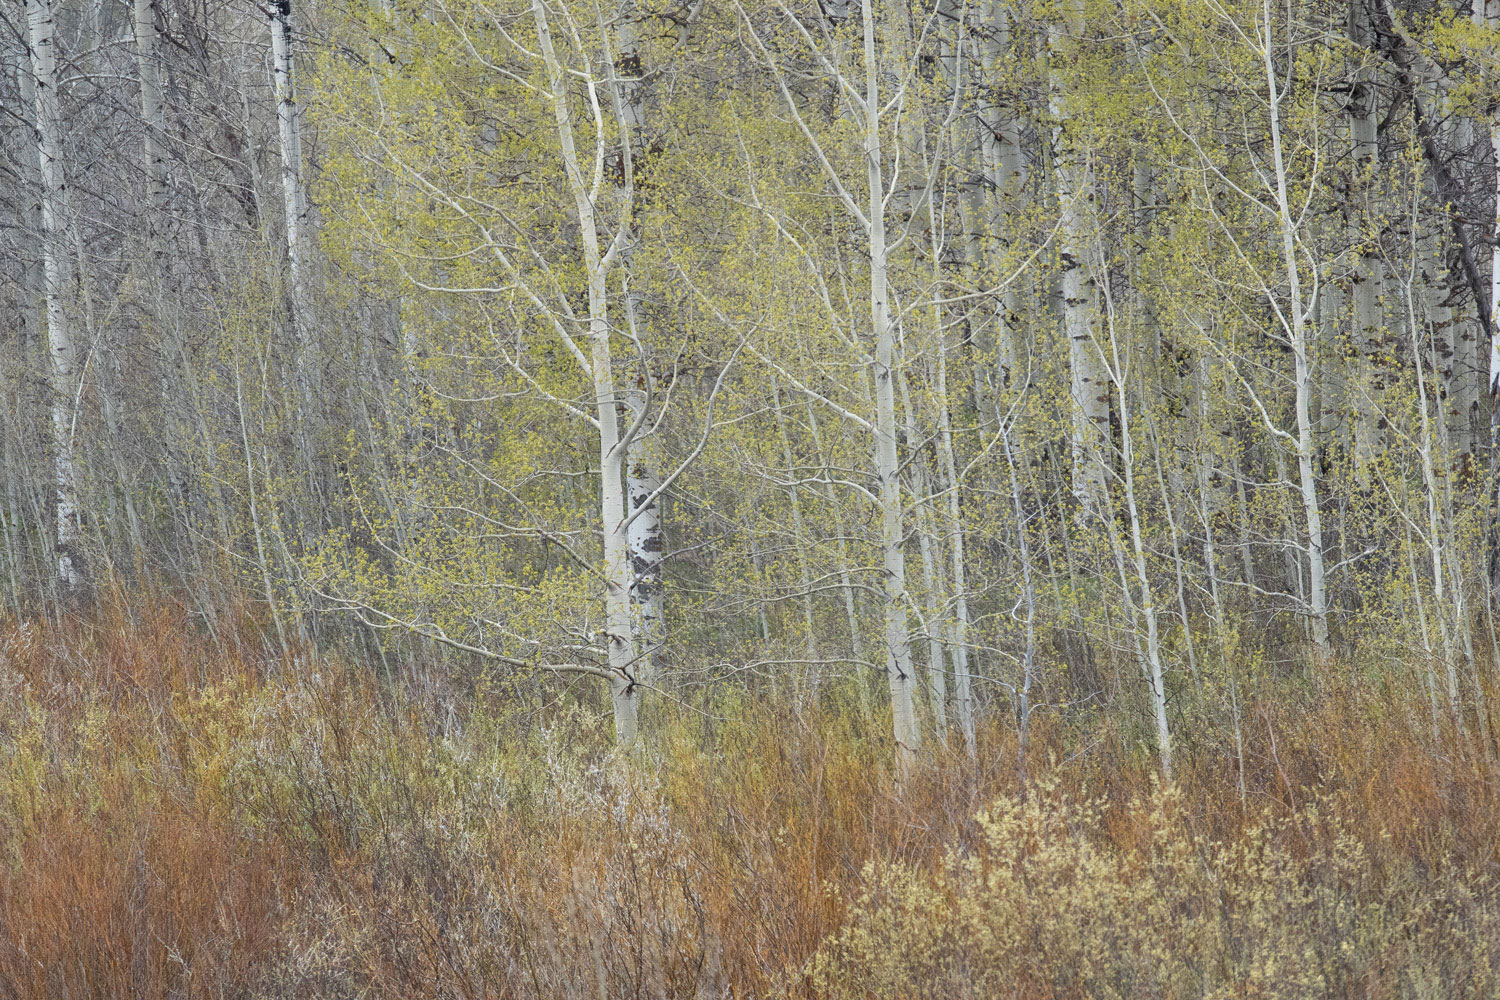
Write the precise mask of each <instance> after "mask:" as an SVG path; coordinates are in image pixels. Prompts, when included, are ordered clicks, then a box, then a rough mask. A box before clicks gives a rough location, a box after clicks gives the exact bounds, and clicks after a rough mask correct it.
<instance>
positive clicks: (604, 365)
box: [531, 0, 651, 747]
mask: <svg viewBox="0 0 1500 1000" xmlns="http://www.w3.org/2000/svg"><path fill="white" fill-rule="evenodd" d="M531 11H532V16H533V18H534V19H535V21H536V30H537V40H538V45H539V47H540V48H541V51H542V58H543V60H544V61H545V63H546V67H547V77H548V89H549V90H550V91H551V98H552V113H553V118H554V122H555V125H556V128H557V136H558V142H559V145H560V146H561V149H562V157H563V164H564V167H565V173H566V175H567V182H568V187H569V190H570V192H571V194H572V196H573V205H574V211H575V213H576V216H577V219H578V228H579V235H580V237H581V239H582V242H583V258H584V261H583V262H584V268H585V273H586V274H587V276H588V290H589V340H590V363H591V366H592V369H593V370H592V373H591V374H592V377H593V383H594V404H595V415H596V419H597V421H598V429H599V523H600V528H601V530H602V532H603V536H604V572H603V575H604V614H605V633H606V635H605V646H606V655H607V656H608V661H609V673H610V696H611V700H612V701H613V705H614V717H615V742H616V743H617V744H618V745H620V746H622V747H628V746H630V745H632V744H633V743H634V742H635V738H636V732H637V728H638V726H639V721H640V700H641V685H642V684H649V683H650V682H651V678H650V677H647V676H642V675H640V674H639V672H638V669H639V664H638V662H637V659H636V651H635V644H634V642H632V634H633V633H632V615H631V608H630V590H631V586H630V585H631V576H632V575H631V571H630V542H629V538H628V529H627V528H626V525H625V520H626V517H627V513H626V497H625V488H624V486H625V484H624V468H623V465H624V458H625V455H624V453H625V450H626V448H628V447H629V442H628V441H622V440H621V434H620V423H619V412H618V408H617V404H618V400H617V399H616V397H615V384H614V361H613V358H612V357H611V355H610V345H609V333H610V330H609V289H608V271H609V266H608V263H607V262H606V260H605V258H604V256H603V255H602V254H601V253H600V248H599V229H598V224H597V220H596V217H595V212H594V203H593V199H592V198H591V197H590V190H589V183H588V181H587V180H586V179H585V178H584V176H583V172H582V170H581V169H580V167H579V163H578V154H577V150H576V148H575V145H574V140H573V121H572V115H571V111H570V110H569V107H568V91H567V81H566V80H565V78H564V70H563V67H562V64H561V63H560V62H559V61H558V58H557V53H556V51H555V49H554V48H553V44H552V34H551V30H550V28H549V26H548V23H547V11H546V8H545V6H544V5H543V0H532V4H531ZM596 141H602V138H599V137H596Z"/></svg>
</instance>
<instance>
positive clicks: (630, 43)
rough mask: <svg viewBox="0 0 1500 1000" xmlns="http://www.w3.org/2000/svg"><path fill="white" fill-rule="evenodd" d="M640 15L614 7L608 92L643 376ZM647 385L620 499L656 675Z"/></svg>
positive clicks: (655, 483) (628, 309)
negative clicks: (636, 201)
mask: <svg viewBox="0 0 1500 1000" xmlns="http://www.w3.org/2000/svg"><path fill="white" fill-rule="evenodd" d="M638 16H639V15H638V12H637V11H636V10H635V8H634V6H633V5H632V4H629V3H625V4H622V5H621V6H620V10H619V14H618V18H617V20H616V23H615V51H614V67H613V69H614V74H615V76H614V88H613V91H614V94H615V95H616V98H617V100H618V104H617V106H616V113H617V115H618V117H619V120H620V130H621V135H620V150H619V156H620V165H619V169H618V171H617V172H616V177H617V178H618V180H617V183H616V188H615V191H616V196H617V197H618V198H619V200H620V202H621V210H622V215H621V219H622V221H621V223H620V224H621V225H623V226H627V227H629V228H630V230H631V231H629V232H627V234H626V243H625V246H624V247H623V248H622V250H621V253H620V264H621V269H622V270H623V271H624V272H625V274H626V280H627V288H626V290H625V293H624V296H623V303H624V307H625V315H626V321H627V323H628V326H629V329H630V333H631V337H632V339H634V340H635V342H636V344H637V349H638V350H639V351H640V364H641V365H642V367H643V369H644V368H645V366H647V365H649V364H650V359H649V356H648V354H647V348H646V347H645V345H644V343H643V342H642V341H641V337H640V323H641V320H642V310H641V298H640V294H639V293H638V292H637V291H636V289H635V284H634V282H632V281H630V280H629V279H630V270H631V265H632V263H633V261H634V258H635V250H636V240H637V236H636V233H635V232H634V231H633V229H634V220H633V219H631V218H630V215H629V208H630V205H629V202H630V200H631V199H632V197H633V192H634V186H635V177H634V174H635V171H636V170H637V169H638V168H639V166H640V164H639V162H638V159H637V158H638V156H639V153H640V150H641V148H642V145H641V143H642V129H643V127H644V126H645V122H646V88H645V82H644V68H643V66H642V64H641V44H640V32H639V25H638V24H637V17H638ZM647 378H648V373H647V372H646V371H644V370H643V371H642V373H641V378H640V380H639V382H638V384H637V385H636V387H635V388H633V389H631V390H629V391H628V392H627V393H626V394H625V406H626V411H627V412H628V413H629V415H630V421H631V424H632V425H633V426H640V428H641V430H640V432H639V433H637V434H635V435H634V436H633V437H632V438H631V439H630V443H629V446H628V448H627V449H626V455H625V492H626V495H627V497H628V498H629V501H630V512H631V514H632V515H634V517H633V519H632V520H631V522H630V530H629V532H628V534H629V545H630V565H631V571H632V574H633V576H632V583H631V588H630V601H631V608H632V612H633V619H634V622H635V637H634V644H635V647H636V655H637V656H638V657H639V669H640V670H641V671H644V672H645V673H646V674H650V675H653V676H654V675H655V673H656V667H657V665H658V664H657V662H656V661H657V658H658V654H659V653H660V651H661V649H662V647H663V645H664V644H665V642H666V618H665V612H664V607H663V599H664V595H663V593H662V558H663V557H664V556H665V554H666V543H665V538H664V537H663V534H662V519H661V504H660V500H659V499H654V497H655V493H656V491H657V489H658V488H659V487H660V486H661V454H660V438H659V437H658V436H657V435H655V434H653V433H651V432H650V428H649V426H647V420H648V414H647V413H646V405H647V393H646V389H645V382H646V379H647ZM642 508H644V510H642V512H641V513H639V514H637V513H636V511H638V510H641V509H642Z"/></svg>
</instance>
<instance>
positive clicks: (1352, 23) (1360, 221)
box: [1349, 0, 1385, 479]
mask: <svg viewBox="0 0 1500 1000" xmlns="http://www.w3.org/2000/svg"><path fill="white" fill-rule="evenodd" d="M1368 4H1369V0H1351V2H1350V5H1349V36H1350V40H1351V41H1352V42H1353V43H1354V44H1355V45H1356V46H1357V47H1359V49H1360V50H1361V56H1362V57H1363V58H1365V59H1366V60H1367V59H1368V53H1367V52H1365V51H1364V50H1365V49H1367V47H1368V46H1369V44H1370V39H1371V35H1372V32H1371V27H1370V10H1369V6H1368ZM1378 95H1379V92H1378V89H1377V81H1376V79H1375V73H1374V70H1372V69H1370V68H1369V67H1368V66H1365V67H1362V68H1361V69H1360V71H1359V73H1358V77H1357V79H1356V81H1355V83H1354V89H1353V93H1352V94H1351V97H1350V101H1349V114H1350V134H1351V136H1352V138H1353V147H1354V172H1355V182H1354V184H1353V185H1352V189H1351V191H1350V197H1351V199H1352V200H1353V202H1354V206H1353V212H1352V214H1351V218H1350V223H1351V232H1350V237H1351V239H1352V240H1353V242H1354V244H1355V246H1356V247H1358V254H1357V256H1356V258H1355V267H1354V274H1353V276H1352V285H1353V288H1352V297H1353V299H1354V343H1353V348H1354V354H1355V363H1354V379H1353V381H1354V387H1353V391H1352V392H1351V393H1350V403H1351V405H1352V407H1353V418H1354V419H1353V423H1354V467H1355V472H1356V475H1358V476H1359V477H1360V478H1361V479H1363V478H1365V477H1366V476H1368V474H1369V468H1370V464H1371V463H1372V462H1374V461H1375V459H1376V457H1377V456H1378V455H1379V454H1380V452H1381V450H1382V448H1383V441H1382V440H1381V437H1382V435H1381V433H1380V407H1381V402H1380V399H1381V396H1380V392H1379V379H1378V375H1377V361H1376V358H1377V357H1378V355H1379V354H1380V350H1381V344H1382V341H1383V340H1384V337H1385V334H1384V316H1383V315H1382V312H1383V310H1382V309H1381V302H1382V299H1383V292H1384V285H1385V262H1384V260H1383V259H1382V258H1381V255H1380V245H1379V243H1378V242H1377V240H1376V239H1375V236H1376V234H1375V233H1372V232H1369V231H1367V229H1366V223H1367V219H1366V215H1367V209H1368V207H1369V202H1370V195H1371V193H1372V192H1373V191H1374V189H1375V185H1374V179H1375V172H1376V171H1377V170H1378V169H1379V167H1380V147H1379V142H1378V136H1377V134H1376V130H1377V126H1378V125H1379V113H1380V108H1379V101H1378Z"/></svg>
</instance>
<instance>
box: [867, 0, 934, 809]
mask: <svg viewBox="0 0 1500 1000" xmlns="http://www.w3.org/2000/svg"><path fill="white" fill-rule="evenodd" d="M860 7H861V11H862V14H863V22H864V23H863V27H864V70H865V81H864V82H865V93H864V131H865V136H864V139H865V164H866V171H867V174H868V180H869V202H868V205H869V208H868V221H869V232H868V237H869V250H870V328H871V333H872V334H873V336H874V340H875V372H874V375H875V434H874V437H875V474H876V478H877V479H878V480H879V499H880V548H881V554H882V563H883V565H884V568H885V581H884V583H885V600H884V602H883V603H884V618H885V646H886V651H885V655H886V675H887V679H888V681H889V686H890V694H891V726H892V735H893V737H894V739H895V741H896V770H897V773H898V775H899V776H900V778H901V779H902V781H903V783H904V782H905V780H906V779H907V778H909V777H910V775H911V773H912V771H913V769H914V767H915V765H916V755H917V751H918V749H919V748H920V746H921V742H922V737H921V731H920V729H919V728H918V726H917V715H916V704H915V699H914V698H913V688H914V686H915V685H914V678H913V669H912V658H911V637H910V632H909V631H908V629H907V624H906V553H905V549H904V543H905V534H906V530H905V519H904V516H903V511H902V507H901V480H900V474H901V463H900V459H899V455H898V453H897V436H898V434H899V429H898V427H897V424H896V386H895V376H896V370H895V369H896V331H895V329H894V324H893V323H892V322H891V318H890V301H889V295H890V292H889V289H888V288H887V285H886V280H887V279H886V274H887V270H888V268H889V264H888V252H889V251H888V248H887V244H886V236H885V183H884V173H883V171H884V163H883V154H882V148H881V132H880V126H881V107H880V87H879V79H880V66H879V65H878V64H877V62H876V58H875V0H862V2H861V4H860Z"/></svg>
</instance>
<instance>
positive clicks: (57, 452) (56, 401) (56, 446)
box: [26, 0, 84, 594]
mask: <svg viewBox="0 0 1500 1000" xmlns="http://www.w3.org/2000/svg"><path fill="white" fill-rule="evenodd" d="M26 26H27V32H28V36H29V41H30V45H31V68H32V77H33V80H34V81H35V84H36V137H37V159H38V160H39V162H40V166H41V174H40V176H41V182H42V190H41V195H42V197H41V202H42V276H43V282H44V288H45V295H46V304H47V308H46V315H47V343H48V348H49V354H50V356H51V361H52V365H51V367H52V436H53V457H52V462H53V477H54V486H55V488H56V491H57V577H58V582H59V584H60V585H61V587H62V590H63V592H64V593H65V594H71V593H75V592H77V591H78V590H79V589H81V588H82V587H83V584H84V567H83V552H82V546H81V542H82V537H81V532H80V524H79V517H80V514H81V511H80V509H79V505H78V483H77V475H76V468H75V463H74V452H73V429H74V418H75V415H74V408H73V400H74V398H75V393H74V388H75V387H74V384H73V382H74V365H75V357H74V353H75V349H74V345H73V336H72V331H71V330H70V328H69V326H68V314H67V310H66V309H65V308H64V302H63V299H64V296H65V293H66V290H65V288H64V282H65V278H64V270H63V268H64V262H65V260H66V259H67V254H66V250H65V240H66V237H67V216H68V201H69V199H68V188H67V181H66V179H65V177H64V171H63V163H62V129H63V125H62V116H61V112H60V110H59V102H58V92H57V51H56V42H55V30H56V26H55V24H54V21H53V15H52V2H51V0H27V2H26Z"/></svg>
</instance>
